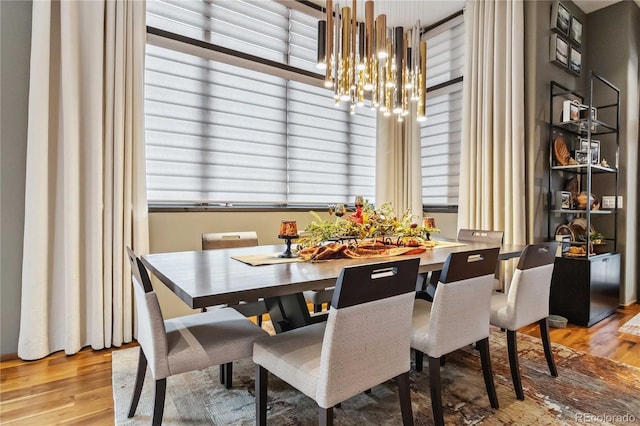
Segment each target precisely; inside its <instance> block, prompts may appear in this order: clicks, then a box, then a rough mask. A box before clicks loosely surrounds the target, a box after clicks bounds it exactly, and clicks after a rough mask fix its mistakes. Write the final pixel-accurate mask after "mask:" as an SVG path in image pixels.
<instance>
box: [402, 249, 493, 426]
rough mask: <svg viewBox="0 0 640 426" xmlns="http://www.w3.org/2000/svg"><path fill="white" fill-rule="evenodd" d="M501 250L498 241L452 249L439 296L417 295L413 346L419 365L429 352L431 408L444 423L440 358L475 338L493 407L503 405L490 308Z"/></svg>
mask: <svg viewBox="0 0 640 426" xmlns="http://www.w3.org/2000/svg"><path fill="white" fill-rule="evenodd" d="M499 252H500V249H499V248H497V247H496V248H489V249H482V250H473V251H466V252H460V253H452V254H450V255H449V256H448V257H447V260H446V261H445V264H444V268H443V269H442V274H441V275H440V281H439V283H438V285H437V286H436V288H435V294H434V297H433V301H432V302H431V301H428V300H424V299H416V301H415V305H414V308H413V323H412V332H411V347H412V348H413V349H414V353H415V363H416V371H418V372H421V371H422V364H423V357H424V354H427V356H428V360H429V387H430V392H431V408H432V411H433V418H434V422H435V424H436V425H444V413H443V408H442V385H441V380H440V367H441V365H440V358H441V357H444V356H445V355H446V354H448V353H451V352H453V351H455V350H458V349H461V348H463V347H465V346H467V345H471V344H473V343H475V345H476V348H477V349H478V350H479V351H480V360H481V363H482V372H483V376H484V383H485V387H486V389H487V394H488V395H489V401H490V403H491V406H492V407H493V408H496V409H497V408H498V397H497V395H496V390H495V385H494V382H493V373H492V370H491V359H490V355H489V314H490V302H491V293H492V289H493V275H494V272H495V269H496V264H497V262H498V253H499Z"/></svg>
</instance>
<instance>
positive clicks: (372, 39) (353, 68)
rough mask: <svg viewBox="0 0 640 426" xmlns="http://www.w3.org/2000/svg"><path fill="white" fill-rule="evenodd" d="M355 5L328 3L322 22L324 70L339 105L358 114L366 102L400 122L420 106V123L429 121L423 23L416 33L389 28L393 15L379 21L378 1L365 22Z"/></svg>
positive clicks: (328, 0)
mask: <svg viewBox="0 0 640 426" xmlns="http://www.w3.org/2000/svg"><path fill="white" fill-rule="evenodd" d="M356 3H357V0H352V6H351V7H348V6H343V7H341V6H340V2H339V1H335V2H334V1H333V0H326V7H325V10H324V11H325V14H326V17H325V19H321V20H320V21H318V68H320V69H324V70H325V86H326V87H327V88H332V89H333V90H334V98H335V101H336V104H339V103H340V102H348V103H349V106H350V110H351V113H352V114H355V109H356V106H364V105H365V99H366V100H367V102H368V103H369V106H371V108H372V109H378V110H380V111H381V112H383V113H384V114H385V115H387V116H389V115H391V114H395V115H396V116H397V117H398V121H400V122H401V121H403V118H404V117H406V116H407V115H408V114H409V102H410V101H413V102H416V119H417V120H418V121H424V120H426V119H427V117H426V83H427V82H426V77H427V44H426V42H425V41H420V21H419V20H418V21H417V22H416V24H415V26H413V27H412V28H411V29H408V30H407V31H405V29H404V27H402V26H397V27H393V28H387V16H386V15H385V14H380V15H378V16H377V17H375V19H374V2H373V1H372V0H368V1H366V2H365V6H364V9H365V13H364V15H365V19H364V22H358V21H357V13H356V12H357V10H356Z"/></svg>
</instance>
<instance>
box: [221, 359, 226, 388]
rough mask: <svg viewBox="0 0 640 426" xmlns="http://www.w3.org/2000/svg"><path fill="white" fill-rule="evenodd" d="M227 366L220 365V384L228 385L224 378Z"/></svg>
mask: <svg viewBox="0 0 640 426" xmlns="http://www.w3.org/2000/svg"><path fill="white" fill-rule="evenodd" d="M225 371H226V370H225V364H220V384H221V385H224V384H225V383H226V380H225V378H224V373H225Z"/></svg>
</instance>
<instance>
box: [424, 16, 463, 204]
mask: <svg viewBox="0 0 640 426" xmlns="http://www.w3.org/2000/svg"><path fill="white" fill-rule="evenodd" d="M423 37H425V39H426V40H427V46H428V51H427V87H428V89H427V90H428V94H427V121H426V122H424V123H422V125H421V145H422V203H423V204H424V205H425V207H427V208H429V207H431V208H433V207H452V206H457V205H458V184H459V170H460V138H461V133H462V74H463V67H464V21H463V16H462V15H459V16H457V17H455V18H453V19H451V20H449V21H448V22H446V23H444V24H442V25H440V26H438V27H436V28H434V29H433V30H431V31H428V32H427V33H426V34H425V35H424V36H423Z"/></svg>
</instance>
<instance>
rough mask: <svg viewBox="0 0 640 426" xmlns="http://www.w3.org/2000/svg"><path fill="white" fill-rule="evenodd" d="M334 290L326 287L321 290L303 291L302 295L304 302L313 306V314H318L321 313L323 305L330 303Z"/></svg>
mask: <svg viewBox="0 0 640 426" xmlns="http://www.w3.org/2000/svg"><path fill="white" fill-rule="evenodd" d="M334 288H335V287H327V288H325V289H322V290H307V291H303V292H302V294H303V295H304V298H305V300H307V301H308V302H310V303H311V304H312V305H313V312H314V313H318V312H321V311H322V309H323V305H324V304H325V303H327V304H329V303H331V299H332V298H333V290H334Z"/></svg>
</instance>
